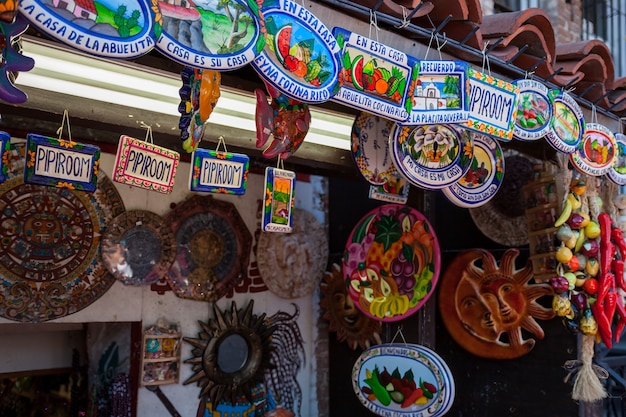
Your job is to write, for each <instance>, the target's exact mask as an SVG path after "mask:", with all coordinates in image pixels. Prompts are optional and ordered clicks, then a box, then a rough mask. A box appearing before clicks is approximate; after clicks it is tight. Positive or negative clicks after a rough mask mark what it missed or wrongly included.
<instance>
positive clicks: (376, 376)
mask: <svg viewBox="0 0 626 417" xmlns="http://www.w3.org/2000/svg"><path fill="white" fill-rule="evenodd" d="M352 387H353V389H354V392H355V393H356V395H357V397H358V398H359V400H360V401H361V404H363V405H364V406H365V407H366V408H367V409H368V410H370V411H372V412H373V413H375V414H376V415H380V416H390V417H405V416H406V417H436V416H443V415H444V414H446V413H447V412H448V411H449V410H450V408H451V407H452V403H453V402H454V396H455V385H454V378H453V376H452V373H451V371H450V368H449V367H448V365H447V364H446V363H445V362H444V361H443V359H442V358H441V357H440V356H439V355H438V354H437V353H435V352H434V351H432V350H430V349H428V348H426V347H424V346H420V345H415V344H406V343H404V344H399V343H390V344H381V345H377V346H374V347H371V348H369V349H367V350H365V351H364V352H363V353H362V354H361V355H360V356H359V358H358V359H357V360H356V362H355V364H354V366H353V368H352Z"/></svg>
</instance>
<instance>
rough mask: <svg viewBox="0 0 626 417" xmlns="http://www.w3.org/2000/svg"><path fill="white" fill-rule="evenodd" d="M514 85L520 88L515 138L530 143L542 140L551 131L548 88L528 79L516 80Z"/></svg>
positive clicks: (514, 129) (550, 107)
mask: <svg viewBox="0 0 626 417" xmlns="http://www.w3.org/2000/svg"><path fill="white" fill-rule="evenodd" d="M514 83H515V84H517V86H518V87H519V95H518V99H517V115H516V118H515V124H514V126H513V137H514V138H515V139H518V140H521V141H529V142H532V141H536V140H539V139H542V138H543V137H544V136H545V135H546V134H547V133H548V131H549V130H550V120H551V119H552V105H551V104H550V99H549V98H548V93H549V91H548V87H546V86H545V85H544V84H542V83H540V82H539V81H535V80H528V79H523V80H516V81H514Z"/></svg>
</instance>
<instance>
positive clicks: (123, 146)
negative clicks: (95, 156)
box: [113, 135, 180, 194]
mask: <svg viewBox="0 0 626 417" xmlns="http://www.w3.org/2000/svg"><path fill="white" fill-rule="evenodd" d="M179 161H180V154H179V153H178V152H175V151H172V150H169V149H167V148H163V147H161V146H157V145H154V144H153V143H149V142H146V141H144V140H141V139H137V138H133V137H130V136H126V135H122V136H121V137H120V141H119V144H118V146H117V155H116V156H115V170H114V172H113V181H115V182H119V183H122V184H127V185H132V186H133V187H139V188H145V189H146V190H150V191H158V192H160V193H164V194H169V193H171V192H172V188H173V187H174V177H175V176H176V169H177V167H178V162H179Z"/></svg>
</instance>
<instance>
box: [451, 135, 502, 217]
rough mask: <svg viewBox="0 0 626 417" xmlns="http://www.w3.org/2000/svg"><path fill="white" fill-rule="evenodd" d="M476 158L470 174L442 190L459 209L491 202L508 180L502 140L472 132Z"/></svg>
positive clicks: (468, 172) (468, 171) (473, 160)
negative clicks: (505, 171)
mask: <svg viewBox="0 0 626 417" xmlns="http://www.w3.org/2000/svg"><path fill="white" fill-rule="evenodd" d="M472 140H473V143H474V158H473V159H472V163H471V165H470V168H469V169H468V170H467V173H466V174H465V175H464V176H463V178H461V179H460V180H458V181H457V182H455V183H454V184H452V185H451V186H449V187H446V188H442V189H441V191H443V193H444V194H445V196H446V197H447V198H448V200H450V201H451V202H452V203H454V204H455V205H457V206H459V207H465V208H473V207H479V206H482V205H483V204H485V203H487V201H489V200H491V198H493V196H494V195H496V193H497V192H498V190H499V189H500V185H501V184H502V179H503V177H504V156H503V155H502V148H501V147H500V144H499V143H498V141H497V140H496V139H494V138H492V137H489V136H485V135H482V134H480V133H472Z"/></svg>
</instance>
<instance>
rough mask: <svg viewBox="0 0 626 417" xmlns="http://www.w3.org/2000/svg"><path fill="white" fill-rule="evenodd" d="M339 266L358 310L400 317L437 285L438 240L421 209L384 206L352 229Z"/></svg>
mask: <svg viewBox="0 0 626 417" xmlns="http://www.w3.org/2000/svg"><path fill="white" fill-rule="evenodd" d="M342 268H343V276H344V279H345V281H346V286H347V288H348V294H349V295H350V297H351V298H352V300H353V302H354V304H355V305H356V306H357V308H359V310H361V311H362V312H363V313H365V314H366V315H368V316H370V317H372V318H375V319H377V320H382V321H396V320H401V319H403V318H406V317H408V316H410V315H411V314H413V313H415V312H416V311H417V310H418V309H419V308H420V307H421V306H422V305H424V303H425V302H426V301H427V300H428V298H429V297H430V296H431V294H432V293H433V291H434V289H435V285H436V284H437V279H438V278H439V272H440V269H441V254H440V250H439V242H438V240H437V236H436V235H435V232H434V231H433V228H432V226H431V225H430V223H429V222H428V220H427V219H426V218H425V217H424V215H422V213H420V212H419V211H417V210H415V209H413V208H411V207H407V206H402V205H398V204H387V205H383V206H380V207H378V208H376V209H374V210H372V211H370V212H369V213H368V214H366V215H365V216H364V217H363V218H362V219H361V220H360V221H359V222H358V223H357V225H356V226H355V227H354V229H353V230H352V232H351V233H350V236H349V238H348V241H347V243H346V249H345V251H344V255H343V260H342Z"/></svg>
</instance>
